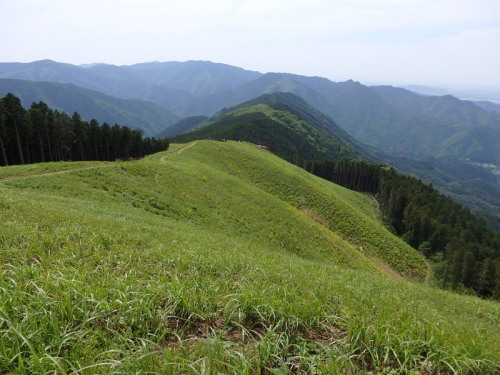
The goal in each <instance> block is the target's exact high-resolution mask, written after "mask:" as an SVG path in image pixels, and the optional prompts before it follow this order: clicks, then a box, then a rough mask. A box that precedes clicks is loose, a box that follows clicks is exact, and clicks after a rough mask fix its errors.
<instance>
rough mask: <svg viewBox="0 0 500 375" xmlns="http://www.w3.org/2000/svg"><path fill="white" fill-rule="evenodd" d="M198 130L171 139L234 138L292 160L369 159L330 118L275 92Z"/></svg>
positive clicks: (219, 115) (229, 110) (220, 114)
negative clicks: (259, 145) (299, 158)
mask: <svg viewBox="0 0 500 375" xmlns="http://www.w3.org/2000/svg"><path fill="white" fill-rule="evenodd" d="M195 127H196V128H195V129H194V130H192V131H191V132H187V133H184V134H182V135H178V136H176V137H174V138H172V139H173V140H175V141H180V142H186V141H189V140H194V139H206V138H213V139H218V140H221V139H231V140H241V141H247V142H252V143H258V144H261V145H264V146H265V147H268V148H272V150H273V151H274V152H275V153H276V154H278V155H280V156H281V157H283V158H285V159H288V160H292V159H294V158H295V157H297V156H300V157H303V158H307V159H322V158H330V159H331V158H334V159H349V160H358V159H363V158H367V157H370V156H369V154H368V152H366V151H365V150H364V149H363V147H361V146H360V145H359V144H358V143H357V142H356V141H355V140H354V139H352V138H351V137H350V136H349V135H348V134H347V133H346V132H345V131H344V130H342V129H341V128H339V127H338V125H337V124H335V122H334V121H333V120H332V119H330V118H329V117H327V116H325V115H323V114H321V113H320V112H319V111H317V110H316V109H314V108H313V107H311V106H310V105H308V104H307V103H306V102H305V101H304V100H303V99H302V98H300V97H299V96H296V95H294V94H290V93H273V94H266V95H262V96H260V97H258V98H256V99H253V100H250V101H248V102H245V103H242V104H240V105H238V106H235V107H230V108H227V109H224V110H222V111H220V112H218V113H217V114H215V115H214V116H212V117H211V118H210V119H209V120H207V121H206V122H204V123H202V124H201V125H200V124H195Z"/></svg>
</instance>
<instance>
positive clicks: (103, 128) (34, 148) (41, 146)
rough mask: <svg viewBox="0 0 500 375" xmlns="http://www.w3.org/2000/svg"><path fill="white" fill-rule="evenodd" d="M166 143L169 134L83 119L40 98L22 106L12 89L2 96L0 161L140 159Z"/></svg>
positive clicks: (162, 148)
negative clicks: (145, 133) (148, 133)
mask: <svg viewBox="0 0 500 375" xmlns="http://www.w3.org/2000/svg"><path fill="white" fill-rule="evenodd" d="M168 145H169V142H168V140H167V139H161V140H156V139H154V138H143V137H142V133H141V132H140V131H139V130H131V129H129V128H128V127H126V126H120V125H118V124H114V125H113V126H110V125H108V124H107V123H103V124H102V125H101V124H99V123H98V122H97V121H96V120H95V119H92V120H91V121H90V122H86V121H83V120H82V118H81V117H80V115H79V114H78V113H77V112H73V115H72V116H71V117H70V116H69V115H68V114H66V113H65V112H62V113H61V112H59V111H54V110H51V109H50V108H49V107H48V106H47V104H45V103H43V102H38V103H32V105H31V106H30V108H29V109H28V110H26V109H25V108H23V106H22V105H21V101H20V100H19V98H18V97H16V96H15V95H13V94H10V93H9V94H7V95H6V96H5V97H3V98H0V166H9V165H14V164H32V163H40V162H52V161H64V160H72V161H77V160H78V161H85V160H100V161H113V160H116V159H119V158H121V159H128V158H139V157H143V156H145V155H148V154H151V153H155V152H159V151H164V150H166V149H167V148H168Z"/></svg>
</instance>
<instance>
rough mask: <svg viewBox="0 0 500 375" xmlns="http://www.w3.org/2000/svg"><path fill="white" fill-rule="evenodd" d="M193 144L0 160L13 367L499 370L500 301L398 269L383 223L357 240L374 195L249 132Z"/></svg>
mask: <svg viewBox="0 0 500 375" xmlns="http://www.w3.org/2000/svg"><path fill="white" fill-rule="evenodd" d="M182 147H183V146H180V145H179V146H178V145H173V146H172V147H171V149H170V151H169V156H167V157H166V158H163V157H164V156H165V153H162V154H157V155H153V156H151V157H149V158H146V159H144V160H142V161H138V162H130V163H117V164H114V165H112V166H110V167H106V168H94V169H88V167H89V166H88V165H85V166H83V165H82V167H85V168H87V169H81V170H73V171H70V172H65V173H61V174H52V175H47V176H39V174H40V173H34V174H35V175H36V176H33V177H26V178H19V179H13V178H12V173H10V172H9V170H10V168H3V169H0V216H1V218H0V219H1V221H0V223H1V224H0V225H1V231H0V247H1V248H2V252H1V253H0V259H1V262H0V265H1V268H0V270H1V276H0V332H1V335H0V372H2V371H3V372H8V373H18V374H24V373H29V372H31V373H44V372H48V371H52V372H53V371H55V372H58V373H70V372H77V373H88V374H93V373H111V372H113V373H138V372H141V371H142V372H147V371H150V372H159V373H192V374H202V373H204V374H208V373H213V374H216V373H221V372H224V373H233V374H241V373H259V372H261V373H291V372H298V371H304V372H310V373H314V372H316V373H346V372H349V371H351V372H356V371H358V370H359V369H366V370H370V369H371V370H373V371H375V372H378V373H381V372H385V373H391V371H394V372H397V373H418V372H420V371H422V372H425V371H428V372H431V373H433V372H434V373H437V372H438V371H442V372H452V371H453V370H456V371H458V372H461V373H467V372H482V373H492V372H494V371H495V369H498V367H497V364H498V360H499V358H498V353H497V352H496V350H495V348H497V347H498V342H499V334H498V323H497V322H498V315H499V309H498V304H495V303H492V302H488V301H482V300H479V299H476V298H471V297H465V296H458V295H455V294H451V293H447V292H444V291H439V290H434V289H430V288H427V287H425V286H423V285H420V284H413V283H408V282H403V281H395V280H391V279H389V278H387V277H385V276H383V275H382V273H381V272H380V271H379V270H378V269H377V268H376V266H375V264H374V263H373V262H372V261H371V260H370V257H369V255H371V253H372V252H375V251H376V250H374V249H371V248H370V247H375V243H376V242H374V241H376V240H375V239H373V238H372V237H375V236H376V235H379V234H380V233H382V232H383V229H381V228H380V229H377V232H367V234H366V236H365V237H366V238H361V239H359V240H357V239H356V240H354V239H353V238H351V239H350V238H348V237H349V233H352V235H355V234H356V233H358V232H360V231H368V230H369V229H365V228H364V225H365V224H363V223H367V224H366V225H368V223H370V224H371V225H374V223H375V221H370V220H375V219H376V210H375V209H374V207H373V204H372V201H371V200H370V198H369V197H366V196H363V195H360V194H356V193H353V192H350V191H347V190H345V189H342V188H339V187H337V186H335V185H332V184H329V183H327V182H324V181H321V180H319V179H315V178H313V177H309V178H310V179H311V180H308V179H305V178H304V176H306V175H305V174H303V172H302V171H300V170H299V169H298V168H294V167H292V166H289V165H288V164H286V163H285V162H283V161H282V160H280V159H278V158H275V157H274V156H273V155H271V154H269V153H267V152H265V151H263V150H259V149H257V148H256V147H254V146H251V145H247V144H238V143H224V144H222V143H216V142H198V143H197V144H196V145H194V146H193V147H191V148H189V149H185V150H184V151H183V152H182V153H180V154H176V152H178V151H180V150H181V149H182ZM162 160H163V161H162ZM68 165H69V164H68ZM96 166H101V165H100V164H97V165H96ZM16 168H21V169H22V167H16ZM42 168H45V167H42ZM49 169H50V170H51V172H52V171H53V170H54V169H55V168H54V167H53V165H52V164H50V167H49ZM264 170H268V171H269V174H265V173H264V172H265V171H264ZM280 171H281V172H280ZM21 172H22V171H21V170H19V172H16V173H21ZM7 175H8V176H9V178H11V179H10V180H5V179H4V178H5V176H7ZM307 181H309V183H308V182H307ZM290 183H294V184H296V185H300V186H298V187H297V186H289V184H290ZM327 192H330V196H331V195H332V194H334V195H335V199H333V198H331V197H330V198H328V197H327V196H326V194H327ZM333 200H337V201H338V202H337V203H335V204H336V206H334V203H333ZM322 204H325V205H326V206H325V207H324V208H323V211H322ZM346 207H347V208H346ZM306 208H307V209H309V211H305V209H306ZM330 208H335V210H337V211H340V210H341V209H350V210H352V213H353V215H357V217H358V218H359V220H360V223H361V224H362V225H360V228H362V229H351V231H352V230H354V231H357V232H356V233H354V232H349V228H347V227H348V226H347V225H346V228H341V224H340V223H341V222H342V221H344V220H348V218H346V217H344V216H343V215H342V216H341V219H340V220H339V219H338V218H336V217H335V215H334V214H331V217H330V216H328V215H327V214H326V212H327V211H328V209H330ZM370 217H372V219H371V218H370ZM362 218H363V219H362ZM353 225H357V223H354V222H352V223H350V224H349V227H352V226H353ZM326 227H329V228H330V229H334V230H329V229H327V228H326ZM337 227H339V228H338V229H337ZM337 233H339V234H340V235H338V234H337ZM384 236H385V238H384V239H383V240H380V241H382V242H389V243H392V242H393V241H397V240H396V239H393V238H392V237H390V236H386V235H384ZM357 241H360V244H358V243H357ZM361 242H362V244H361ZM372 242H373V244H372ZM394 244H396V242H394ZM359 246H362V247H363V251H360V249H358V247H359ZM401 246H403V245H401ZM386 248H387V249H391V247H390V246H387V247H386ZM410 258H411V257H410ZM415 264H418V263H415ZM405 267H407V268H408V269H415V270H416V271H413V273H414V274H420V273H419V272H420V271H418V270H419V266H416V267H414V265H413V263H412V262H411V261H409V262H406V263H405Z"/></svg>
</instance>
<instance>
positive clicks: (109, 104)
mask: <svg viewBox="0 0 500 375" xmlns="http://www.w3.org/2000/svg"><path fill="white" fill-rule="evenodd" d="M9 92H10V93H12V94H14V95H16V96H17V97H19V98H20V99H21V102H22V104H23V106H25V107H27V108H28V107H29V106H30V105H31V103H33V102H39V101H43V102H45V103H46V104H47V105H48V106H49V107H50V108H52V109H55V110H59V111H64V112H66V113H68V114H70V115H71V114H72V113H73V112H74V111H76V112H78V113H79V114H80V115H81V116H82V117H83V118H84V119H86V120H87V121H90V120H91V119H93V118H94V119H96V120H98V121H99V122H101V123H102V122H107V123H108V124H110V125H114V124H115V123H118V124H120V125H125V126H128V127H130V128H132V129H142V130H143V132H144V134H145V135H146V136H155V135H157V134H158V132H159V131H160V130H161V129H163V128H164V127H168V126H169V125H171V124H173V123H175V122H177V121H178V117H177V116H175V115H174V114H173V113H172V112H170V111H169V110H167V109H166V108H163V107H161V106H159V105H157V104H154V103H151V102H145V101H140V100H136V99H119V98H115V97H112V96H109V95H105V94H103V93H101V92H98V91H93V90H88V89H83V88H81V87H78V86H75V85H72V84H61V83H54V82H32V81H23V80H17V79H0V97H2V96H5V95H6V94H7V93H9Z"/></svg>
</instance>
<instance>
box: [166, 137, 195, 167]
mask: <svg viewBox="0 0 500 375" xmlns="http://www.w3.org/2000/svg"><path fill="white" fill-rule="evenodd" d="M197 143H198V141H194V142H193V143H191V144H189V145H187V146H185V147H183V148H181V149H180V150H177V151H175V152H173V153H171V154H166V155H163V157H162V158H161V159H160V162H162V163H163V162H164V161H165V159H166V158H168V157H169V156H171V155H179V154H180V153H181V152H182V151H184V150H187V149H188V148H190V147H193V146H194V145H195V144H197Z"/></svg>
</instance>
